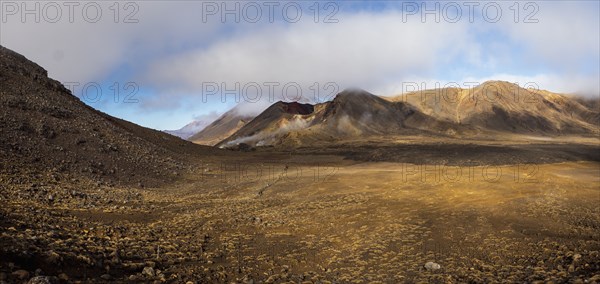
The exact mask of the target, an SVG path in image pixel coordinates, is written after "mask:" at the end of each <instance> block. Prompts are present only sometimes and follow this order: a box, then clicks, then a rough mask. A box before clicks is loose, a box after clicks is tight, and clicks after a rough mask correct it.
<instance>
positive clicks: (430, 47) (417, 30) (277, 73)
mask: <svg viewBox="0 0 600 284" xmlns="http://www.w3.org/2000/svg"><path fill="white" fill-rule="evenodd" d="M339 18H340V23H337V24H320V25H315V24H314V23H310V22H307V23H299V24H294V25H283V24H281V25H268V26H263V27H260V28H259V29H257V30H254V31H252V32H251V33H247V34H243V35H239V36H236V37H230V38H225V39H222V40H219V41H217V42H215V43H213V44H212V45H210V46H208V47H207V48H198V49H195V50H191V51H189V52H186V53H184V54H176V55H174V56H172V57H169V58H166V59H164V60H159V61H158V62H156V63H155V64H153V65H151V66H150V68H149V69H148V74H147V77H146V78H147V80H149V81H153V82H157V83H158V84H162V85H163V86H166V87H172V86H179V87H180V88H185V89H184V91H187V92H191V91H195V92H203V91H206V90H207V88H206V87H207V84H213V83H216V85H217V86H219V89H220V90H221V91H222V90H223V89H236V84H239V87H238V88H237V89H238V90H240V91H242V92H243V89H244V86H248V84H254V83H257V84H258V85H259V86H260V87H261V90H262V91H263V94H265V95H264V97H265V98H267V97H268V95H266V94H267V93H268V90H269V89H268V87H266V86H265V84H268V83H271V82H273V83H276V84H278V85H277V86H276V87H274V89H273V91H274V97H275V100H277V99H285V95H286V94H287V95H288V98H292V97H293V98H296V96H295V95H296V93H297V89H298V88H297V87H293V86H291V87H290V86H288V88H285V87H286V84H291V85H296V84H297V85H299V86H300V90H301V93H302V96H303V97H304V98H305V99H310V98H312V97H314V92H315V91H318V92H319V94H326V93H327V91H328V90H324V87H325V84H326V83H328V82H333V83H335V85H336V86H337V87H338V89H343V88H347V87H352V86H356V87H362V88H369V87H370V86H376V85H377V84H380V83H382V82H384V81H386V80H389V79H390V78H396V79H398V78H401V76H403V75H406V74H410V73H421V72H427V71H428V70H431V69H434V68H436V64H438V62H440V61H444V59H443V58H444V57H447V56H452V54H453V53H456V52H458V51H459V48H466V49H468V47H469V45H468V41H467V40H466V39H467V38H468V34H467V33H465V30H466V25H464V24H462V25H461V24H457V25H439V24H436V23H403V22H402V17H401V15H400V13H399V12H395V11H391V12H383V13H378V14H373V13H358V14H345V15H339ZM449 42H453V43H454V44H452V45H448V43H449ZM315 84H318V88H317V85H315ZM249 89H250V88H249ZM315 89H316V90H315ZM331 89H333V87H332V88H330V90H331ZM252 90H254V89H252ZM340 91H341V90H340Z"/></svg>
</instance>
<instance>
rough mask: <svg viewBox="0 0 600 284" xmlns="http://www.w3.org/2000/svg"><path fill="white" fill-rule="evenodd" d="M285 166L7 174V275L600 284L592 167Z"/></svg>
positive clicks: (33, 279) (14, 278) (64, 279)
mask: <svg viewBox="0 0 600 284" xmlns="http://www.w3.org/2000/svg"><path fill="white" fill-rule="evenodd" d="M290 159H296V162H294V161H289V160H288V161H283V162H277V163H272V162H268V161H263V162H257V163H254V164H248V163H247V162H234V161H229V162H227V163H225V164H222V163H220V162H218V161H213V162H209V163H202V164H200V165H199V166H198V167H197V168H195V170H194V171H193V172H191V173H189V174H188V175H185V177H183V179H182V180H181V182H179V183H175V184H172V185H170V186H165V187H161V188H133V187H108V186H104V185H98V184H95V183H92V182H89V183H87V181H85V180H84V179H81V180H65V179H63V177H61V176H38V177H37V180H38V181H37V182H35V183H31V182H23V183H19V175H6V174H5V175H3V176H2V177H1V180H2V183H1V184H2V190H1V199H0V208H1V209H0V214H1V216H2V218H1V220H2V221H1V223H0V228H1V234H0V243H1V245H0V258H1V259H2V261H1V262H0V271H1V272H0V273H1V274H0V277H1V278H0V280H1V281H2V282H3V283H26V282H28V281H29V283H69V282H80V283H108V282H117V283H124V282H140V283H148V282H151V283H152V282H155V283H165V282H168V283H187V282H191V283H215V282H217V283H262V282H266V283H282V282H289V283H348V282H379V283H398V282H423V281H425V282H432V283H448V282H455V283H461V282H473V283H480V282H511V283H513V282H534V283H535V282H539V283H548V282H550V283H563V282H572V283H600V273H599V271H600V241H599V240H600V235H599V234H598V232H599V231H600V230H599V228H600V214H599V212H598V207H597V199H595V198H597V197H598V196H599V194H600V192H598V188H597V184H598V182H599V181H598V175H596V173H597V169H598V164H596V163H567V164H564V163H563V164H561V165H560V166H557V165H552V164H550V165H541V166H539V168H538V171H537V175H536V176H535V179H531V180H529V179H528V178H531V177H528V176H526V174H527V173H523V176H521V180H520V182H515V181H514V176H505V177H502V178H500V179H499V180H498V181H496V182H494V183H490V182H489V181H486V180H480V179H475V180H461V181H458V182H454V183H449V182H442V183H440V182H435V181H427V180H425V181H423V180H421V179H419V178H418V177H414V176H410V177H408V178H407V179H401V178H399V177H401V176H402V167H401V166H399V164H388V163H367V164H356V163H353V162H347V161H346V162H342V161H339V162H336V163H331V161H330V160H331V158H330V157H328V158H327V159H325V158H324V157H311V158H310V159H308V158H306V157H302V158H290ZM319 159H322V163H321V162H320V161H319ZM309 161H310V162H309ZM326 161H329V162H326ZM242 168H244V169H245V170H240V169H242ZM477 169H480V168H477ZM510 169H511V168H510V167H509V166H506V168H505V172H506V171H508V170H510ZM256 172H262V173H261V174H256ZM317 172H319V174H316V175H315V173H317ZM528 172H529V171H528ZM292 173H293V174H292ZM566 173H568V174H569V176H565V174H566ZM574 176H576V177H577V178H573V177H574ZM525 181H534V182H525Z"/></svg>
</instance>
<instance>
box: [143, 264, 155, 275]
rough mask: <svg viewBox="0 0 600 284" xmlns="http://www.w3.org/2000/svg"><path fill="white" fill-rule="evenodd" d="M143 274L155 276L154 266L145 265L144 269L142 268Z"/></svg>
mask: <svg viewBox="0 0 600 284" xmlns="http://www.w3.org/2000/svg"><path fill="white" fill-rule="evenodd" d="M142 275H144V276H146V277H154V268H152V267H150V266H146V267H144V270H142Z"/></svg>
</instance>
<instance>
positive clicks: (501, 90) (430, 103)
mask: <svg viewBox="0 0 600 284" xmlns="http://www.w3.org/2000/svg"><path fill="white" fill-rule="evenodd" d="M594 106H598V104H597V103H595V102H594V100H583V99H580V98H577V97H571V96H567V95H561V94H557V93H552V92H548V91H540V90H530V89H524V88H521V87H519V86H518V85H515V84H511V83H508V82H501V81H490V82H485V83H484V84H481V85H479V86H477V87H475V88H471V89H460V88H445V89H434V90H425V91H420V92H413V93H408V94H404V95H401V96H398V97H393V98H382V97H378V96H376V95H373V94H371V93H368V92H366V91H363V90H345V91H343V92H341V93H339V94H338V95H337V96H336V97H335V98H334V99H333V100H332V101H330V102H325V103H322V104H316V105H311V104H299V103H295V102H291V103H287V102H277V103H275V104H274V105H272V106H271V107H269V108H268V109H267V110H265V111H264V112H263V113H261V114H260V115H258V116H257V117H256V118H254V119H253V120H252V121H250V122H248V123H247V124H245V125H243V126H242V127H240V129H239V130H238V131H236V132H235V133H233V134H231V135H230V136H229V137H227V138H226V139H224V140H223V141H221V142H219V143H218V144H216V146H219V147H221V148H225V147H233V146H236V145H239V144H241V143H244V144H248V145H249V146H265V145H287V146H310V145H313V146H314V145H316V144H318V143H320V142H340V141H344V140H352V139H363V138H367V137H381V138H389V137H394V136H400V137H401V136H405V135H417V136H418V135H426V136H440V137H446V136H449V137H458V138H460V137H471V136H474V135H478V134H482V133H483V134H486V135H497V134H499V133H508V134H522V135H584V136H590V135H594V133H596V132H597V129H598V128H597V125H598V122H599V121H600V119H599V117H600V112H599V110H598V108H597V107H596V108H594Z"/></svg>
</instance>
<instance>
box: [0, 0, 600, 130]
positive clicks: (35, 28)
mask: <svg viewBox="0 0 600 284" xmlns="http://www.w3.org/2000/svg"><path fill="white" fill-rule="evenodd" d="M24 2H27V3H30V4H31V3H35V1H24ZM2 3H3V4H4V3H6V1H3V2H2ZM16 3H20V2H16ZM39 3H41V4H42V5H44V4H45V3H47V2H41V1H40V2H39ZM48 3H50V2H48ZM53 3H54V2H53ZM58 3H63V2H58ZM85 3H87V2H79V4H80V7H81V6H83V5H84V4H85ZM98 3H99V4H100V5H101V6H102V11H103V16H102V18H101V20H100V21H98V22H97V23H88V22H86V21H84V20H83V19H82V18H81V10H76V13H75V16H76V17H75V21H74V22H73V23H70V22H69V21H68V20H66V18H67V17H66V16H67V14H65V13H66V10H63V18H64V19H63V20H61V21H59V22H58V23H48V22H44V21H42V23H35V22H33V21H26V23H21V20H20V17H18V16H14V17H10V18H8V21H7V22H6V23H4V22H3V23H2V24H1V25H0V34H1V37H0V44H2V45H4V46H6V47H8V48H11V49H14V50H15V51H17V52H19V53H22V54H24V55H25V56H27V57H29V58H30V59H32V60H33V61H35V62H37V63H38V64H40V65H41V66H43V67H44V68H46V69H47V70H48V71H49V75H50V76H51V77H53V78H56V79H58V80H59V81H62V82H80V83H82V84H85V83H87V82H99V81H102V82H103V83H106V82H104V81H110V80H115V81H119V83H120V84H121V85H123V84H125V83H126V82H129V81H134V82H136V83H137V85H138V86H139V87H140V90H142V91H141V92H144V93H143V94H142V93H140V95H139V98H140V103H139V104H131V105H128V106H127V107H128V108H135V109H136V111H134V110H130V111H127V112H121V113H125V114H126V115H129V117H124V118H125V119H133V116H131V115H132V114H136V116H135V121H136V122H138V123H141V124H143V125H146V126H151V127H155V128H177V127H180V126H181V125H173V126H172V127H169V126H165V125H166V124H168V123H167V122H165V121H164V119H159V118H158V117H160V116H159V115H158V114H160V113H174V112H177V113H179V115H178V117H179V118H180V120H181V119H183V117H188V119H189V118H191V117H193V116H194V114H197V113H198V112H199V111H204V112H209V111H210V110H219V111H222V110H224V109H226V108H229V107H232V106H234V105H235V98H234V97H235V95H232V94H228V95H227V96H226V97H225V101H226V102H225V103H223V102H222V98H221V95H222V94H223V93H224V91H225V93H227V92H226V90H233V92H234V93H237V94H239V95H241V96H242V97H241V100H242V101H246V102H250V103H246V104H242V105H240V106H239V108H238V111H240V113H242V114H248V115H255V114H257V113H258V112H260V111H262V110H263V109H265V108H266V107H268V106H269V105H270V104H271V103H274V102H276V101H278V100H288V101H289V100H298V101H303V102H307V101H318V102H320V101H324V100H327V99H331V98H332V97H333V96H334V95H335V94H336V93H337V92H340V91H342V90H343V89H345V88H350V87H359V88H363V89H366V90H369V91H371V92H373V93H375V94H379V95H392V94H395V93H400V92H401V90H402V83H403V82H410V81H417V82H422V81H426V82H431V83H433V82H436V81H442V82H451V81H455V82H464V81H465V80H469V79H473V78H475V79H477V80H483V79H484V78H490V79H502V80H504V79H509V81H515V80H517V81H524V80H533V81H536V82H539V85H540V87H541V88H544V89H548V90H551V91H559V92H569V93H571V92H576V93H581V94H595V95H597V94H598V93H599V89H600V85H599V84H600V82H599V81H598V76H600V67H599V66H598V61H600V28H599V26H600V24H599V17H598V13H597V11H598V9H599V5H600V3H598V2H597V1H581V2H573V1H571V2H568V3H567V2H565V1H540V2H526V3H533V4H535V5H536V7H537V10H536V11H535V14H533V15H532V19H537V20H538V22H537V23H525V22H524V20H525V18H526V17H527V16H528V15H529V14H530V13H531V12H532V11H533V10H532V8H531V7H529V8H526V7H525V5H526V3H525V2H518V3H519V4H518V5H519V6H518V10H519V15H518V17H517V19H518V21H516V22H515V19H514V16H515V14H514V5H515V4H514V2H499V5H500V6H501V8H502V17H501V19H500V21H499V22H497V23H486V22H485V21H483V20H482V15H481V8H482V7H483V6H484V5H485V4H484V2H481V3H479V4H480V5H479V6H478V8H477V9H476V17H475V18H476V20H475V21H474V22H469V19H468V16H467V14H466V13H467V11H466V10H463V14H462V18H461V20H460V21H458V22H457V23H449V22H447V21H446V20H447V19H442V21H441V22H440V23H436V22H435V21H433V19H434V17H428V18H427V19H429V20H427V21H426V22H424V23H423V22H422V21H421V17H420V15H414V16H411V17H409V18H408V19H409V20H408V21H406V22H405V21H403V19H402V18H403V12H402V11H401V10H400V9H399V8H401V7H402V4H401V3H399V2H398V3H396V2H382V3H383V4H381V3H373V2H368V3H361V2H352V3H347V2H336V3H340V10H339V12H338V13H337V14H336V15H335V18H337V19H338V20H339V22H338V23H323V22H322V21H320V22H319V23H314V21H313V20H312V17H311V15H310V13H308V12H309V11H310V10H308V9H305V12H307V13H306V14H305V16H304V17H303V18H302V19H303V20H302V21H300V22H298V23H288V22H284V21H280V19H279V20H276V21H275V22H273V23H270V22H268V21H264V20H263V21H260V22H258V23H249V22H244V21H242V22H240V23H232V22H227V23H221V18H220V17H218V16H215V17H212V18H210V20H209V21H207V22H204V21H203V20H202V5H203V3H202V2H197V1H169V2H167V1H139V2H134V3H136V5H138V6H139V7H138V11H137V12H136V13H135V15H134V18H135V19H138V20H139V22H138V23H123V17H125V16H126V15H127V14H128V13H127V12H129V11H130V10H125V9H124V8H125V7H124V6H120V9H121V10H120V11H121V13H120V16H119V21H118V23H115V22H114V19H113V16H114V15H113V14H112V11H111V10H110V6H111V5H113V4H114V2H98ZM119 3H121V5H123V3H124V2H119ZM219 3H220V2H219ZM227 3H230V4H231V3H232V2H227ZM240 3H242V4H243V3H246V2H240ZM440 3H441V5H440V6H444V5H447V3H446V2H440ZM485 3H488V2H485ZM234 4H235V3H234ZM303 4H304V3H303ZM425 4H426V5H427V7H428V8H432V7H434V5H435V2H427V3H425ZM28 5H29V4H28ZM32 5H33V4H32ZM61 5H62V4H61ZM459 5H461V7H463V9H464V8H465V7H466V6H465V5H463V4H462V3H461V4H459ZM511 7H513V10H511ZM421 78H425V79H421ZM236 83H239V86H236ZM207 84H208V85H207ZM211 84H213V85H211ZM214 84H216V86H217V89H214V90H213V91H207V89H206V88H207V87H209V85H211V86H212V87H214ZM256 84H258V86H259V88H260V89H259V92H260V95H261V97H260V99H253V98H255V95H256ZM110 85H111V84H110V83H107V84H106V86H110ZM271 87H272V88H271ZM270 88H271V89H270ZM298 90H299V91H300V93H301V95H300V94H298ZM270 91H271V92H272V93H271V92H270ZM107 92H108V90H107ZM203 96H204V97H203ZM96 107H100V108H102V110H103V111H106V112H108V113H115V112H116V111H117V110H118V109H119V108H120V107H121V108H122V106H119V107H115V106H114V104H106V105H99V104H98V105H96ZM150 113H154V114H155V115H154V116H151V115H150ZM144 117H151V118H148V119H147V121H144Z"/></svg>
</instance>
